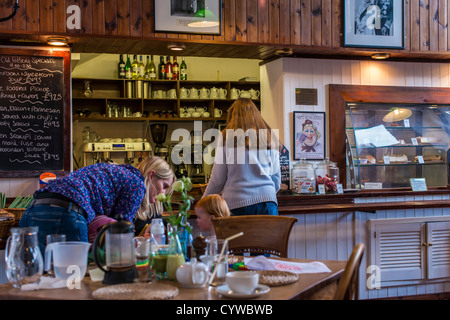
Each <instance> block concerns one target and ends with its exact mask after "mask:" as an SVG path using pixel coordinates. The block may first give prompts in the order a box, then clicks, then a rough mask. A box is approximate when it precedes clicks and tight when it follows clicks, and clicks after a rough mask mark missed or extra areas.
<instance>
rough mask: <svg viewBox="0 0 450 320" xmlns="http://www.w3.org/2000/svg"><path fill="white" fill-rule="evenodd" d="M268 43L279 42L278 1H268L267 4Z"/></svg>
mask: <svg viewBox="0 0 450 320" xmlns="http://www.w3.org/2000/svg"><path fill="white" fill-rule="evenodd" d="M268 9H269V42H270V43H279V42H280V0H270V3H269V7H268Z"/></svg>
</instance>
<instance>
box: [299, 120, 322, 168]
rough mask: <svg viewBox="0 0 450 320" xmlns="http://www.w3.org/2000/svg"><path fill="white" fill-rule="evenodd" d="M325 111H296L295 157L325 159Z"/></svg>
mask: <svg viewBox="0 0 450 320" xmlns="http://www.w3.org/2000/svg"><path fill="white" fill-rule="evenodd" d="M325 123H326V122H325V112H297V111H295V112H294V126H293V127H294V159H295V160H300V159H306V160H323V159H325V146H326V140H325V129H326V127H325Z"/></svg>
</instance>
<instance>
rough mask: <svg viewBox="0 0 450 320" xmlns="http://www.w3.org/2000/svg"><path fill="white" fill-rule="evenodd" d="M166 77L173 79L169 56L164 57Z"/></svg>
mask: <svg viewBox="0 0 450 320" xmlns="http://www.w3.org/2000/svg"><path fill="white" fill-rule="evenodd" d="M166 79H167V80H172V79H173V72H172V63H171V62H170V56H167V58H166Z"/></svg>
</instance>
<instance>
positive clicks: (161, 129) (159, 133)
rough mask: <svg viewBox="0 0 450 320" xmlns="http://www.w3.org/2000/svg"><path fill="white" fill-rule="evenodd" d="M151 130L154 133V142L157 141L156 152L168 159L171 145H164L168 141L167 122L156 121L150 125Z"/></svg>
mask: <svg viewBox="0 0 450 320" xmlns="http://www.w3.org/2000/svg"><path fill="white" fill-rule="evenodd" d="M150 132H151V134H152V139H153V142H154V143H155V148H154V151H155V152H154V154H155V156H158V157H161V158H163V159H164V160H166V161H167V158H168V156H169V147H168V146H165V145H163V143H164V142H165V141H166V134H167V124H165V123H155V124H152V125H150Z"/></svg>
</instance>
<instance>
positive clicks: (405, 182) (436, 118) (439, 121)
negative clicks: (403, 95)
mask: <svg viewBox="0 0 450 320" xmlns="http://www.w3.org/2000/svg"><path fill="white" fill-rule="evenodd" d="M449 121H450V106H449V105H435V104H433V105H431V104H430V105H426V104H395V105H393V104H377V103H353V102H352V103H347V104H346V117H345V131H346V136H347V140H346V141H347V143H346V149H347V150H346V155H347V168H349V169H350V170H347V179H346V181H347V186H346V187H347V188H357V189H363V188H364V184H365V183H374V182H375V183H382V187H383V188H402V187H410V179H411V178H425V179H426V182H427V185H428V186H429V187H434V186H446V185H447V182H448V181H447V180H448V157H447V152H448V150H449V142H450V141H449V133H450V125H449Z"/></svg>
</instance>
